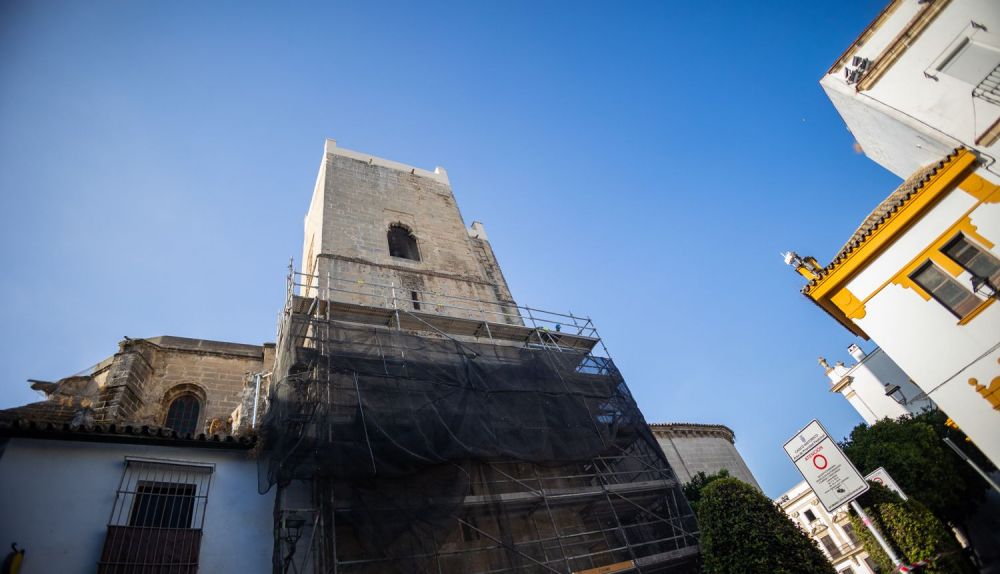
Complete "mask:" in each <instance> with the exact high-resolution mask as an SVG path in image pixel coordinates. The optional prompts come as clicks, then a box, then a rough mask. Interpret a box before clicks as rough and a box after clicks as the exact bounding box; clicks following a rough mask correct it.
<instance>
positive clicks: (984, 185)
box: [958, 173, 1000, 203]
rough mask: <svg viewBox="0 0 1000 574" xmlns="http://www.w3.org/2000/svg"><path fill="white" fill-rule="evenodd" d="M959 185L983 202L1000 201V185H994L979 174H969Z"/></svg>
mask: <svg viewBox="0 0 1000 574" xmlns="http://www.w3.org/2000/svg"><path fill="white" fill-rule="evenodd" d="M958 187H959V189H961V190H962V191H964V192H966V193H968V194H969V195H971V196H972V197H975V198H976V199H978V200H979V201H980V202H982V203H1000V185H993V184H992V183H990V182H989V181H987V180H986V178H983V177H981V176H979V175H977V174H974V173H972V174H969V177H967V178H965V179H964V180H963V181H962V183H960V184H958Z"/></svg>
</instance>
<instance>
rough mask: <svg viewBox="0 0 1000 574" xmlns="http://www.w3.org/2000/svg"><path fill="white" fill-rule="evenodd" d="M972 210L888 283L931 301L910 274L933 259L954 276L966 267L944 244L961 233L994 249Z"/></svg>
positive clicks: (867, 298)
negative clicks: (950, 254)
mask: <svg viewBox="0 0 1000 574" xmlns="http://www.w3.org/2000/svg"><path fill="white" fill-rule="evenodd" d="M977 205H978V204H977ZM973 209H975V208H973ZM971 212H972V210H969V212H967V213H966V214H965V216H964V217H962V219H960V220H958V222H957V223H955V224H954V225H952V226H951V227H949V228H948V229H947V230H946V231H945V232H944V233H942V234H941V235H938V237H937V239H935V240H934V242H933V243H931V244H930V245H928V246H927V247H925V248H924V250H923V251H921V252H920V253H918V254H917V256H916V257H914V258H913V259H911V260H910V262H909V263H907V264H906V265H905V266H904V267H903V268H902V269H900V270H899V272H898V273H896V275H894V276H893V277H892V279H890V280H889V281H888V282H887V283H895V284H896V285H899V286H901V287H904V288H906V289H913V291H914V292H916V293H917V294H918V295H920V296H921V297H922V298H923V300H924V301H930V300H931V295H930V293H928V292H926V291H924V289H923V288H922V287H920V285H917V284H916V283H915V282H914V281H913V279H910V275H912V274H913V273H915V272H916V271H917V269H918V268H919V267H922V266H923V265H924V264H925V263H927V261H933V262H934V263H936V264H937V265H938V267H940V268H942V269H944V270H945V271H947V272H948V273H949V274H950V275H951V276H952V277H958V276H959V275H961V274H962V272H963V271H965V269H963V268H962V266H961V265H959V264H958V263H955V262H954V261H953V260H952V259H951V257H948V256H947V255H945V254H944V253H943V252H942V251H941V250H942V249H944V246H945V245H947V244H948V243H949V242H951V240H953V239H955V237H957V236H958V234H959V233H961V234H963V235H965V236H966V237H970V238H972V239H974V240H975V241H976V242H978V243H979V244H980V245H982V246H983V247H985V248H987V249H993V242H991V241H990V240H989V239H986V238H985V237H983V236H982V235H980V234H979V229H978V228H977V227H976V226H975V225H973V224H972V219H971V218H970V217H969V213H971ZM884 286H885V285H883V287H884ZM881 290H882V287H879V288H878V289H876V290H875V292H874V293H872V294H871V295H869V296H868V297H866V298H865V302H867V301H868V300H869V299H871V298H872V297H874V296H875V295H876V294H877V293H878V292H879V291H881Z"/></svg>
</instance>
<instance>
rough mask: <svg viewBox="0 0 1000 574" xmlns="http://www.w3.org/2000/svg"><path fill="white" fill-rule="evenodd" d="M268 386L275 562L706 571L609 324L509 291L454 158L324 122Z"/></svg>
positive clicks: (265, 480)
mask: <svg viewBox="0 0 1000 574" xmlns="http://www.w3.org/2000/svg"><path fill="white" fill-rule="evenodd" d="M266 403H267V404H266V411H265V413H264V415H263V421H262V423H261V424H260V426H259V427H258V429H257V436H258V437H259V444H258V464H259V467H258V468H259V471H260V472H259V477H260V484H259V486H260V489H261V492H268V491H270V489H275V513H274V519H275V536H274V540H275V546H274V552H273V560H274V568H275V571H283V570H282V568H285V567H286V566H287V565H288V564H290V563H293V562H294V563H296V564H301V566H298V567H297V569H298V571H299V572H302V573H306V572H309V573H313V572H341V573H346V572H351V573H369V572H370V573H376V572H414V573H416V572H438V573H454V574H466V573H472V572H482V573H487V572H489V573H501V572H511V573H513V572H561V573H565V574H570V573H591V574H596V573H597V572H605V573H610V572H646V573H653V572H664V573H672V574H681V573H694V572H696V571H697V557H698V544H697V542H698V538H697V536H698V534H697V524H696V521H695V519H694V515H693V513H692V511H691V508H690V506H689V505H688V503H687V501H686V500H685V499H684V495H683V493H682V491H681V488H680V483H679V481H678V479H677V475H676V474H675V473H674V471H673V469H672V468H671V467H670V464H669V462H668V461H667V459H666V457H665V456H664V454H663V452H662V450H661V449H660V447H659V446H657V442H656V439H655V438H654V436H653V433H652V431H651V430H650V428H649V426H648V425H647V424H646V422H645V420H644V419H643V417H642V413H641V412H640V411H639V408H638V406H637V405H636V403H635V399H633V397H632V395H631V393H630V392H629V390H628V387H627V385H626V384H625V381H624V380H623V379H622V376H621V373H620V372H619V371H618V369H617V368H616V367H615V365H614V362H613V361H612V360H611V358H610V357H609V356H608V354H607V350H606V349H605V348H604V345H603V344H602V342H601V338H600V336H599V335H598V333H597V329H596V328H595V327H594V325H593V323H592V322H591V320H590V319H589V318H587V317H580V316H576V315H573V314H569V313H554V312H548V311H542V310H539V309H534V308H530V307H527V306H524V305H518V304H516V303H515V302H514V300H513V299H512V297H511V295H510V291H509V290H508V288H507V283H506V281H505V280H504V277H503V274H502V273H501V271H500V267H499V265H498V264H497V260H496V257H495V256H494V254H493V250H492V248H491V247H490V244H489V241H488V240H487V238H486V233H485V231H484V230H483V227H482V225H481V224H479V223H474V224H473V225H472V226H471V227H469V228H467V227H466V226H465V223H464V222H463V220H462V216H461V214H460V213H459V210H458V206H457V205H456V203H455V197H454V195H453V194H452V190H451V186H450V184H449V181H448V176H447V174H446V173H445V171H444V170H443V169H441V168H436V169H435V170H434V171H427V170H422V169H419V168H415V167H411V166H407V165H403V164H400V163H396V162H394V161H389V160H385V159H379V158H376V157H372V156H369V155H366V154H361V153H358V152H353V151H349V150H345V149H342V148H338V147H337V146H336V144H335V143H334V142H333V141H332V140H328V141H327V142H326V146H325V149H324V154H323V160H322V162H321V164H320V170H319V175H318V176H317V178H316V186H315V189H314V191H313V197H312V202H311V204H310V206H309V211H308V214H307V215H306V219H305V241H304V245H303V263H302V268H301V271H297V272H296V271H294V270H293V271H291V272H290V275H289V283H288V291H287V298H286V305H285V309H284V311H283V313H282V319H281V323H280V326H279V331H278V338H277V342H276V358H275V367H274V371H273V375H272V377H271V382H270V389H269V393H268V398H267V401H266ZM284 571H287V568H285V570H284Z"/></svg>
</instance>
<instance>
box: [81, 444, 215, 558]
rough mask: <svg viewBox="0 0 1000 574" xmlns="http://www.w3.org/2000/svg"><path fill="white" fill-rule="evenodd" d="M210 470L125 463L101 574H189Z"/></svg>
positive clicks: (200, 466)
mask: <svg viewBox="0 0 1000 574" xmlns="http://www.w3.org/2000/svg"><path fill="white" fill-rule="evenodd" d="M214 470H215V466H214V465H212V464H203V463H192V462H182V461H172V460H160V459H148V458H136V457H126V458H125V469H124V471H123V473H122V478H121V481H120V482H119V485H118V490H117V492H116V493H115V502H114V505H113V506H112V509H111V518H110V519H109V520H108V532H107V535H106V537H105V539H104V548H103V550H102V551H101V559H100V562H98V569H97V571H98V572H99V573H101V574H112V573H115V574H118V573H126V572H127V573H128V574H153V573H160V572H169V573H170V574H195V573H196V572H197V571H198V555H199V552H200V550H201V538H202V529H203V527H204V524H205V510H206V507H207V504H208V491H209V487H210V486H211V482H212V474H213V472H214Z"/></svg>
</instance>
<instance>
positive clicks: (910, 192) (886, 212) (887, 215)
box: [802, 148, 966, 295]
mask: <svg viewBox="0 0 1000 574" xmlns="http://www.w3.org/2000/svg"><path fill="white" fill-rule="evenodd" d="M963 151H966V150H965V148H958V149H955V150H954V151H952V152H951V153H950V154H948V155H947V156H945V157H944V158H943V159H941V160H940V161H938V162H937V163H934V164H930V165H929V166H926V167H925V168H923V169H922V170H920V171H918V172H917V177H910V178H907V180H906V181H904V182H903V183H902V184H900V186H899V187H897V188H896V189H895V190H893V192H892V193H890V194H889V196H888V197H886V198H885V199H884V200H883V201H882V203H880V204H879V205H878V206H876V208H875V209H874V210H872V212H871V213H870V214H868V217H866V218H865V220H864V221H862V222H861V225H860V226H858V228H857V229H856V230H855V231H854V233H853V234H852V236H851V238H850V239H849V240H848V241H847V243H846V244H844V246H843V247H841V248H840V251H838V252H837V255H835V256H834V258H833V260H832V261H830V263H829V264H828V265H827V266H826V267H824V268H823V269H822V270H821V271H820V273H819V277H817V278H816V279H813V280H811V281H809V282H808V283H806V284H805V285H804V286H803V287H802V294H803V295H808V294H809V292H810V291H812V289H813V288H815V287H816V286H817V285H819V284H820V283H822V282H823V280H824V279H826V278H827V277H828V276H829V275H830V274H831V273H832V272H833V271H834V270H835V269H836V268H837V267H839V266H840V265H841V264H842V263H844V262H845V261H847V259H848V258H850V256H851V255H853V254H854V252H856V251H857V250H858V249H860V248H861V246H863V245H864V244H865V243H867V241H868V240H869V239H870V238H871V237H872V236H873V235H875V233H876V232H877V231H878V230H879V229H881V228H882V226H883V225H885V224H886V223H887V222H888V221H889V220H890V219H892V218H893V217H895V216H896V215H897V214H898V213H899V212H900V210H902V209H903V208H904V207H905V206H906V204H907V203H909V201H910V200H912V199H913V198H914V197H915V196H916V195H917V194H918V193H919V192H920V191H921V190H923V189H924V187H926V185H927V184H928V183H930V181H931V180H932V179H933V178H934V177H935V176H936V175H937V174H939V173H940V172H941V171H942V170H943V169H944V168H945V166H947V165H948V164H949V163H951V162H952V161H954V160H955V159H956V158H957V157H958V156H959V155H960V154H961V153H962V152H963ZM876 214H877V216H876V217H875V218H874V219H873V218H872V216H873V215H876Z"/></svg>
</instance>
